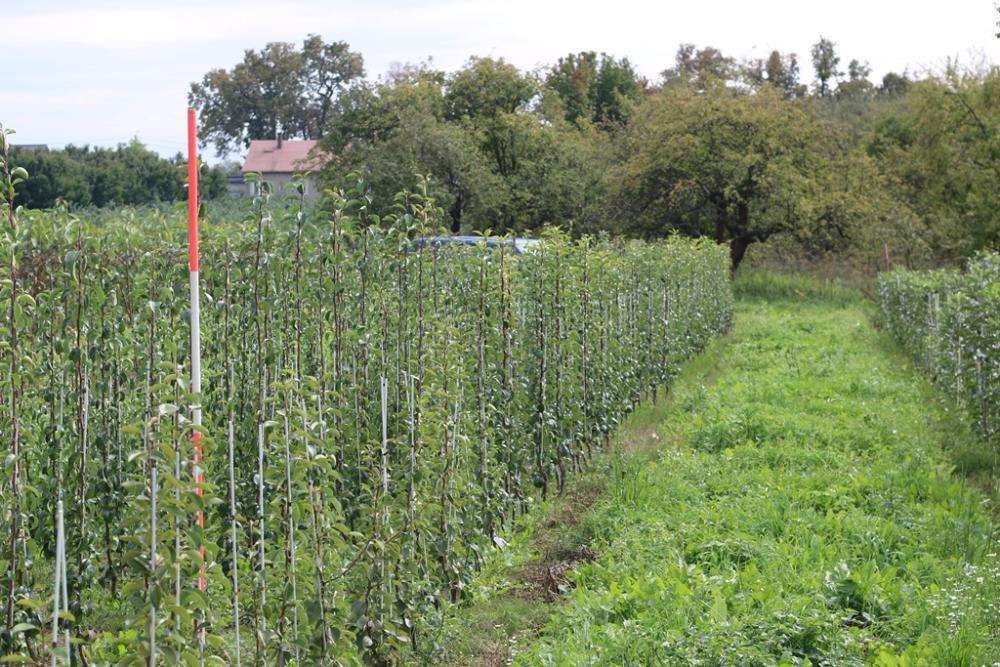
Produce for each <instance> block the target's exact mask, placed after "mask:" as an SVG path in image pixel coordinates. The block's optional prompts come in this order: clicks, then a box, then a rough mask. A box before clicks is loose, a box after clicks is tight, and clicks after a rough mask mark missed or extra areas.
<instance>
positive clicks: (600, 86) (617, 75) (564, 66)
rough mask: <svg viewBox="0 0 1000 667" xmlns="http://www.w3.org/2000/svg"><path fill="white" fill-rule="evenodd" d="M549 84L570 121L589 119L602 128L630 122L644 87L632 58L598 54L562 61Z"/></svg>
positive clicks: (554, 68)
mask: <svg viewBox="0 0 1000 667" xmlns="http://www.w3.org/2000/svg"><path fill="white" fill-rule="evenodd" d="M545 85H546V86H547V87H548V88H549V89H550V90H552V91H553V92H555V93H556V94H557V95H558V96H559V99H560V100H561V101H562V104H563V109H564V115H565V118H566V120H568V121H570V122H571V123H578V122H579V121H580V120H581V119H587V120H590V121H591V122H594V123H596V124H598V125H602V126H616V125H619V124H621V123H623V122H624V121H625V120H627V119H628V116H629V112H630V109H631V107H632V106H633V105H634V104H635V103H636V102H637V101H638V100H639V99H640V98H641V97H642V90H643V88H644V84H643V82H641V81H640V79H639V77H638V75H637V74H636V72H635V70H634V69H633V67H632V64H631V63H630V62H629V61H628V58H622V59H617V58H615V57H614V56H609V55H608V54H606V53H601V54H600V55H598V54H597V53H596V52H594V51H581V52H580V53H570V54H568V55H567V56H565V57H563V58H560V59H559V60H558V62H556V64H555V65H553V66H552V68H551V69H550V70H549V72H548V74H547V75H546V77H545Z"/></svg>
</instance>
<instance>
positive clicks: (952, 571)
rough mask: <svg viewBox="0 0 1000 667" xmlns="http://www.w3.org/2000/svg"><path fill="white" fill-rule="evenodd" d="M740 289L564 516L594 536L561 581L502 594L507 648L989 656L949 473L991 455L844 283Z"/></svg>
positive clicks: (615, 655) (974, 546) (977, 532)
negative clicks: (729, 320)
mask: <svg viewBox="0 0 1000 667" xmlns="http://www.w3.org/2000/svg"><path fill="white" fill-rule="evenodd" d="M738 284H739V283H738ZM812 287H816V285H813V286H812ZM740 290H741V294H742V296H743V299H742V300H741V302H740V304H739V308H738V311H737V318H736V326H735V328H734V330H733V332H732V333H731V334H730V335H729V336H728V337H727V340H725V341H723V342H720V343H717V344H716V345H713V346H712V347H711V348H710V349H709V350H708V351H707V352H706V353H705V354H704V355H702V356H701V357H700V358H699V359H698V360H697V362H696V363H693V364H690V365H689V366H688V367H687V368H686V369H685V370H684V372H683V373H682V374H681V376H680V378H679V379H678V383H677V385H676V387H675V390H674V391H673V392H672V395H671V397H670V399H669V400H667V401H663V402H661V403H660V404H658V405H657V406H652V407H651V408H650V409H649V413H648V414H646V418H647V420H648V421H647V422H646V423H645V425H644V427H643V430H642V432H643V433H645V437H646V438H648V439H649V440H652V441H654V442H655V443H657V444H656V446H655V447H652V448H645V449H644V450H643V452H640V453H639V454H635V455H631V456H627V457H621V458H619V460H618V461H617V462H616V463H615V465H614V466H613V467H612V470H611V472H608V471H607V470H606V471H605V474H607V475H608V477H609V480H610V481H609V482H608V483H607V486H606V488H605V490H604V492H603V493H602V494H601V496H600V497H599V498H598V499H597V500H596V501H595V502H594V503H592V504H591V505H590V506H589V509H588V510H587V511H586V512H585V513H584V514H583V516H582V518H581V519H580V520H579V521H578V522H577V523H576V524H575V525H574V527H573V531H574V533H575V536H576V537H575V539H576V540H577V541H580V542H586V543H587V544H589V545H590V546H591V548H593V549H594V550H595V551H596V552H597V554H598V558H597V559H596V560H594V561H592V562H590V563H585V564H579V565H577V567H576V568H575V570H574V571H573V572H572V573H571V574H570V579H571V581H572V582H573V584H575V588H572V589H571V590H570V591H569V592H568V593H567V594H566V595H565V596H564V599H563V601H562V602H561V603H559V604H552V603H545V604H541V603H527V604H526V605H525V606H524V607H523V608H518V609H502V608H501V607H499V606H497V607H496V608H495V609H494V612H495V614H494V615H495V616H496V618H507V617H508V615H509V616H513V617H516V616H522V617H529V618H530V622H531V624H532V627H533V628H534V629H533V630H532V631H531V632H528V633H524V634H522V635H520V636H518V635H517V634H516V630H514V631H512V632H510V633H509V634H510V635H512V636H514V639H513V640H512V641H511V643H512V644H513V648H512V649H509V650H511V651H512V653H513V659H514V661H515V664H523V665H535V664H551V665H581V664H608V665H624V664H628V665H646V664H670V665H673V664H677V665H688V664H706V665H722V664H726V665H729V664H731V665H773V664H787V665H794V664H813V665H816V664H836V665H842V664H847V665H850V664H877V665H971V664H975V665H979V664H993V663H994V662H995V661H998V660H1000V556H998V552H1000V547H998V542H997V531H996V528H995V523H994V522H995V517H994V515H993V513H992V512H991V511H990V508H989V501H988V500H987V496H986V495H985V494H984V493H982V492H981V491H980V489H979V487H978V486H977V485H976V484H973V483H971V482H970V481H969V480H968V479H967V478H966V477H965V476H963V474H962V473H963V472H969V471H966V470H965V469H964V468H963V466H970V465H971V466H973V467H974V468H975V470H974V471H972V472H975V471H978V472H979V473H980V474H982V472H983V465H986V464H984V463H983V462H982V461H979V460H978V458H977V456H976V455H975V454H973V453H972V452H975V451H976V444H975V441H974V440H973V439H972V436H971V435H969V431H968V429H967V428H965V427H964V426H963V425H962V423H961V421H960V420H957V419H956V416H955V414H954V411H950V410H949V409H948V406H947V404H946V403H945V402H943V401H940V400H939V399H937V398H936V397H935V395H934V393H933V390H932V389H931V388H930V387H929V385H928V383H927V382H926V381H925V380H924V379H923V378H922V377H921V376H920V374H919V371H918V370H916V369H914V368H913V367H912V364H909V363H908V362H907V360H906V359H905V357H903V356H902V355H901V354H900V353H899V352H898V351H897V350H896V349H895V347H894V346H893V345H891V344H890V343H889V342H887V339H886V337H885V336H884V335H883V334H881V333H879V332H877V331H876V330H874V329H873V328H872V326H871V324H870V314H871V308H870V306H869V304H867V303H866V302H864V301H862V300H860V299H859V298H858V297H857V293H853V295H852V294H849V293H846V292H842V291H841V290H840V289H839V288H838V289H833V288H827V287H823V288H822V289H821V290H820V291H819V292H816V291H813V292H812V293H810V292H808V291H806V290H801V289H800V291H802V295H801V296H800V295H799V294H798V293H796V291H795V289H793V288H792V286H790V285H789V284H788V283H787V281H786V279H785V278H778V279H768V278H766V277H762V278H759V279H758V278H755V279H754V282H753V283H752V284H749V285H748V284H747V283H745V282H744V283H743V286H742V287H741V288H740ZM789 290H791V291H789ZM633 433H634V431H633ZM979 458H981V457H979ZM490 601H491V594H490V593H489V592H486V593H484V594H483V595H481V596H480V597H479V598H478V599H477V602H476V604H475V605H474V606H473V608H478V609H484V608H486V609H488V608H489V607H490ZM543 619H547V621H544V622H543ZM514 622H515V623H516V621H514ZM449 627H450V631H449V634H448V635H447V636H446V642H445V643H446V644H447V639H448V638H449V637H450V638H460V637H464V638H465V640H466V641H467V643H468V640H469V639H470V638H474V637H476V636H477V633H476V631H475V628H474V627H473V626H471V625H470V624H469V622H468V617H467V616H462V615H459V616H458V617H457V619H456V620H454V621H453V622H452V623H451V625H450V626H449ZM504 632H505V633H507V632H508V629H507V628H504ZM456 641H458V640H457V639H456ZM472 643H473V644H475V641H474V640H473V641H472ZM465 655H467V656H481V653H479V654H477V653H476V651H471V652H467V653H466V654H465ZM461 662H463V664H466V663H475V662H478V663H480V664H483V663H489V660H483V659H481V657H475V658H474V659H472V658H470V659H467V660H464V661H461ZM492 664H496V663H492Z"/></svg>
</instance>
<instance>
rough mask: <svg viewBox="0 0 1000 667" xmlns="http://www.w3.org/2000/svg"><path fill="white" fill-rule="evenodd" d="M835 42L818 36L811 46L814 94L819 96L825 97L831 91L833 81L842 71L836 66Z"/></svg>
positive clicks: (837, 61)
mask: <svg viewBox="0 0 1000 667" xmlns="http://www.w3.org/2000/svg"><path fill="white" fill-rule="evenodd" d="M836 46H837V45H836V44H834V43H833V42H832V41H830V40H829V39H827V38H826V37H820V38H819V41H818V42H816V43H815V44H813V47H812V64H813V71H814V72H815V73H816V94H817V95H819V96H820V97H827V96H828V95H831V94H832V93H833V83H834V82H835V81H836V80H837V78H838V77H840V76H841V75H842V74H843V72H841V71H840V70H838V69H837V68H838V67H839V66H840V56H838V55H837V48H836Z"/></svg>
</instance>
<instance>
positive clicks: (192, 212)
mask: <svg viewBox="0 0 1000 667" xmlns="http://www.w3.org/2000/svg"><path fill="white" fill-rule="evenodd" d="M196 135H197V120H196V119H195V111H194V109H191V108H189V109H188V270H189V271H190V278H191V392H192V393H193V394H196V395H197V398H196V399H195V401H196V402H195V404H194V405H193V406H192V407H191V421H192V423H193V424H194V431H193V432H192V433H191V442H192V444H193V445H194V481H195V484H197V485H198V487H197V488H196V489H195V493H196V494H198V495H199V496H200V495H202V494H203V493H204V490H203V489H202V488H201V484H202V483H203V482H204V481H205V473H204V471H203V470H202V468H201V460H202V456H203V453H204V452H203V449H202V444H201V431H200V430H199V429H200V427H201V303H200V301H201V300H200V289H199V282H198V142H197V137H196ZM198 525H199V526H200V527H202V528H204V527H205V513H204V512H203V511H201V510H200V509H199V510H198ZM198 553H199V554H200V555H201V558H202V561H204V559H205V547H204V545H203V546H201V547H199V548H198ZM198 588H199V589H200V590H202V591H204V590H205V565H204V562H203V563H202V565H201V569H200V571H199V572H198Z"/></svg>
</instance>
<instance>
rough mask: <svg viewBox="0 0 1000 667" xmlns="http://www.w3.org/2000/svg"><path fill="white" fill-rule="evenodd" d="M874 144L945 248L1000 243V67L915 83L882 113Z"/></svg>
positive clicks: (954, 253) (889, 175) (967, 251)
mask: <svg viewBox="0 0 1000 667" xmlns="http://www.w3.org/2000/svg"><path fill="white" fill-rule="evenodd" d="M868 151H869V153H870V154H871V155H873V156H875V157H876V158H877V160H878V162H879V164H880V165H881V167H882V169H883V171H884V173H885V174H886V181H887V183H888V184H889V186H890V188H891V192H892V194H894V195H895V196H896V197H897V198H898V199H899V200H900V201H901V202H904V203H905V205H906V206H907V207H908V208H909V209H910V210H912V211H913V213H914V215H916V216H917V218H918V220H919V222H920V224H921V227H922V231H923V235H924V236H925V237H926V238H927V239H928V240H929V242H930V244H931V245H932V247H934V248H936V249H937V252H938V254H939V255H941V256H944V257H947V258H949V259H955V258H961V257H970V256H972V255H973V254H975V253H976V252H978V251H981V250H991V249H995V248H997V247H998V245H1000V216H998V215H997V211H998V210H1000V191H998V189H997V187H996V183H997V180H998V178H1000V68H997V67H991V68H989V69H986V70H985V71H981V72H960V71H959V70H957V69H955V68H951V69H949V71H947V72H946V73H945V74H944V75H943V76H941V77H931V78H928V79H925V80H923V81H919V82H914V83H912V84H910V85H909V86H908V91H907V93H906V94H905V96H904V97H903V98H901V99H900V100H899V102H898V104H897V105H894V106H891V107H889V108H888V109H886V111H885V112H883V113H882V114H881V115H880V116H878V123H877V125H876V127H875V129H874V131H873V133H872V135H871V137H870V139H869V141H868Z"/></svg>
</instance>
